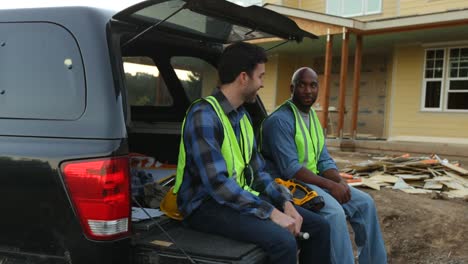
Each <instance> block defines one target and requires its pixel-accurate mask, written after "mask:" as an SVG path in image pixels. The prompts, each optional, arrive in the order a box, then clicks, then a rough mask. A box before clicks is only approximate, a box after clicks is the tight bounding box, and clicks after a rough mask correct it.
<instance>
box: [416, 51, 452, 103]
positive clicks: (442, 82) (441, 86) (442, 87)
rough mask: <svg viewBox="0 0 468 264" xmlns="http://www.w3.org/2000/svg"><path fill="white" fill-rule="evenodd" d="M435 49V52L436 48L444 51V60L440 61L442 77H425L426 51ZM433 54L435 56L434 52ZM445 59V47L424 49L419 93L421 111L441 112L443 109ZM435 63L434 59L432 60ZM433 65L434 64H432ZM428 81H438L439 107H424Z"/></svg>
mask: <svg viewBox="0 0 468 264" xmlns="http://www.w3.org/2000/svg"><path fill="white" fill-rule="evenodd" d="M431 50H433V51H435V52H437V50H443V51H444V61H443V63H442V77H440V78H426V64H427V61H426V60H427V59H426V57H427V52H428V51H431ZM434 56H436V55H435V54H434ZM446 61H447V49H445V48H430V49H425V50H424V67H423V75H422V76H423V81H422V93H421V111H424V112H441V111H442V109H443V107H442V106H443V102H444V100H443V98H444V93H445V89H444V88H445V81H444V77H445V67H446V65H445V64H446ZM434 63H435V61H434ZM434 66H435V65H434ZM430 81H440V98H439V107H437V108H436V107H426V85H427V82H430Z"/></svg>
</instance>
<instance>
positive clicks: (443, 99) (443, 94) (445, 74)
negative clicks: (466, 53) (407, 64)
mask: <svg viewBox="0 0 468 264" xmlns="http://www.w3.org/2000/svg"><path fill="white" fill-rule="evenodd" d="M463 48H468V46H452V47H439V48H427V49H425V50H424V67H423V72H422V74H423V75H422V77H423V79H422V85H421V87H422V90H421V104H420V111H422V112H447V113H468V108H467V109H448V95H449V93H468V89H465V90H455V91H449V88H450V81H453V80H468V77H453V78H452V77H450V71H449V63H450V62H449V60H450V51H451V50H452V49H463ZM440 49H442V50H444V63H443V69H442V78H429V79H426V54H427V51H429V50H440ZM437 80H441V88H440V99H439V100H440V102H439V107H438V108H435V107H432V108H428V107H425V103H426V83H427V82H428V81H437Z"/></svg>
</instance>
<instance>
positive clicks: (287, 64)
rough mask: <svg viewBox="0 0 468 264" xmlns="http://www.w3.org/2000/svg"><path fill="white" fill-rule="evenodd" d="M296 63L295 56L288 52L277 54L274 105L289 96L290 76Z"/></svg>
mask: <svg viewBox="0 0 468 264" xmlns="http://www.w3.org/2000/svg"><path fill="white" fill-rule="evenodd" d="M296 65H297V59H296V57H295V56H290V55H288V54H280V55H279V64H278V83H277V86H278V90H277V95H276V105H280V104H282V103H283V102H284V101H285V100H286V99H288V98H290V97H291V91H290V90H289V85H290V84H291V76H292V74H293V73H294V70H296Z"/></svg>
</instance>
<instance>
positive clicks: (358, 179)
mask: <svg viewBox="0 0 468 264" xmlns="http://www.w3.org/2000/svg"><path fill="white" fill-rule="evenodd" d="M346 182H347V183H353V182H362V179H361V178H357V179H347V180H346Z"/></svg>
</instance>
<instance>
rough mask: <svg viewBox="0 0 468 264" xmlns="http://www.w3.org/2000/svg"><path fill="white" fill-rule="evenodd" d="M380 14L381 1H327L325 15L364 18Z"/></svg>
mask: <svg viewBox="0 0 468 264" xmlns="http://www.w3.org/2000/svg"><path fill="white" fill-rule="evenodd" d="M381 12H382V0H327V14H330V15H335V16H343V17H354V16H365V15H373V14H379V13H381Z"/></svg>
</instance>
